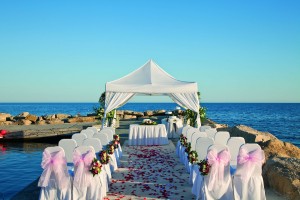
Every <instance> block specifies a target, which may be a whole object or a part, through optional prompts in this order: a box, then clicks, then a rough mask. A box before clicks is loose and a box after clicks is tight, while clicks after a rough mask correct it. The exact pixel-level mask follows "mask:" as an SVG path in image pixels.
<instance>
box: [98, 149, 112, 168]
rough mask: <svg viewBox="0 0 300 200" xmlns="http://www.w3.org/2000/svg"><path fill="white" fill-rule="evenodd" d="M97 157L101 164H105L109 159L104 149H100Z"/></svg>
mask: <svg viewBox="0 0 300 200" xmlns="http://www.w3.org/2000/svg"><path fill="white" fill-rule="evenodd" d="M99 157H100V163H101V164H102V165H105V164H107V163H108V162H109V160H110V157H109V155H108V153H107V151H106V150H102V151H101V152H100V153H99Z"/></svg>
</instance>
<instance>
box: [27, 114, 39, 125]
mask: <svg viewBox="0 0 300 200" xmlns="http://www.w3.org/2000/svg"><path fill="white" fill-rule="evenodd" d="M25 119H27V120H29V121H32V122H34V123H35V122H36V121H37V120H38V116H36V115H31V114H29V115H27V116H26V117H25Z"/></svg>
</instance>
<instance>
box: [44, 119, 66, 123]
mask: <svg viewBox="0 0 300 200" xmlns="http://www.w3.org/2000/svg"><path fill="white" fill-rule="evenodd" d="M39 123H43V122H42V121H41V122H39ZM46 123H47V124H63V123H64V122H63V121H61V120H60V119H52V120H46Z"/></svg>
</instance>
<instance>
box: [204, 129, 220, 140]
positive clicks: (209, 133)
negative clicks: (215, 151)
mask: <svg viewBox="0 0 300 200" xmlns="http://www.w3.org/2000/svg"><path fill="white" fill-rule="evenodd" d="M205 132H206V133H207V137H210V138H213V139H214V138H215V135H216V133H217V132H218V131H217V129H215V128H210V129H206V130H205Z"/></svg>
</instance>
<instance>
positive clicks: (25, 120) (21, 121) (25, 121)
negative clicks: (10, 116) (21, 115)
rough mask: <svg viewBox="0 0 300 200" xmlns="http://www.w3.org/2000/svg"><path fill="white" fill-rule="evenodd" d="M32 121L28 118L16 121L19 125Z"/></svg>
mask: <svg viewBox="0 0 300 200" xmlns="http://www.w3.org/2000/svg"><path fill="white" fill-rule="evenodd" d="M31 123H32V122H31V121H30V120H27V119H20V120H18V121H17V122H16V124H17V125H30V124H31Z"/></svg>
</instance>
